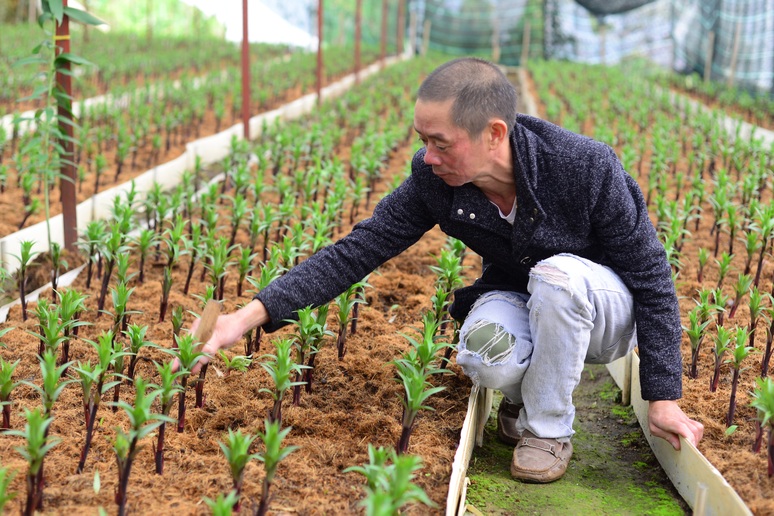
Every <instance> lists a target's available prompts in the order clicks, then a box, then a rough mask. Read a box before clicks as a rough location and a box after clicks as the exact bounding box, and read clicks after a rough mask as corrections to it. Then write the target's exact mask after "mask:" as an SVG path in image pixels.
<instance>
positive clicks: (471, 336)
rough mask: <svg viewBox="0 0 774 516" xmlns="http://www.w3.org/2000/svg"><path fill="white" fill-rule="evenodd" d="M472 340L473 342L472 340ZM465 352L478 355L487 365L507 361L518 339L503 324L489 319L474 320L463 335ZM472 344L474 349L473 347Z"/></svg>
mask: <svg viewBox="0 0 774 516" xmlns="http://www.w3.org/2000/svg"><path fill="white" fill-rule="evenodd" d="M471 340H472V342H471ZM463 342H464V343H465V352H467V353H471V354H473V355H477V356H479V357H480V358H481V361H482V362H483V363H484V364H485V365H495V364H500V363H504V362H506V361H507V360H508V359H509V358H510V357H511V355H512V354H513V349H514V347H515V345H516V339H515V338H514V336H513V335H511V334H510V333H508V332H507V331H506V330H505V328H503V327H502V325H500V324H497V323H493V322H490V321H487V320H485V319H484V320H479V321H476V322H474V323H473V324H471V325H470V328H468V330H467V332H466V334H465V336H464V337H463ZM471 344H472V347H473V349H471Z"/></svg>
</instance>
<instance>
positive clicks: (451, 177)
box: [414, 100, 489, 186]
mask: <svg viewBox="0 0 774 516" xmlns="http://www.w3.org/2000/svg"><path fill="white" fill-rule="evenodd" d="M452 102H453V101H452V100H449V101H446V102H429V101H421V100H419V101H417V103H416V106H415V108H414V130H415V131H416V132H417V134H418V135H419V139H420V140H422V143H424V145H425V149H426V151H425V163H427V164H428V165H432V167H433V173H435V175H437V176H438V177H440V178H441V179H443V181H444V182H445V183H446V184H447V185H449V186H460V185H463V184H465V183H470V182H472V181H474V180H475V179H476V177H478V176H479V174H480V173H481V172H485V171H486V167H487V165H488V160H489V158H488V153H487V149H486V143H485V141H484V140H485V138H484V137H480V138H479V139H478V140H475V139H472V138H471V137H470V136H469V135H468V133H467V131H465V129H462V128H461V127H457V126H455V125H454V124H453V123H452V121H451V106H452Z"/></svg>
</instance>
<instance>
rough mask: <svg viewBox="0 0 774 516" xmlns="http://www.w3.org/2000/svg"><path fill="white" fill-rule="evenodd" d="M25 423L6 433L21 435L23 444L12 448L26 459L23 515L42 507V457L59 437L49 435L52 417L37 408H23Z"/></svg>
mask: <svg viewBox="0 0 774 516" xmlns="http://www.w3.org/2000/svg"><path fill="white" fill-rule="evenodd" d="M24 418H25V419H26V421H27V422H26V423H25V425H24V430H9V431H7V432H6V435H13V436H17V437H21V438H23V439H24V440H25V441H26V445H25V446H17V447H15V448H14V449H15V450H16V451H17V452H19V454H21V456H22V457H24V459H25V460H26V461H27V464H28V468H27V482H26V483H27V500H26V501H25V504H24V511H23V513H22V514H24V516H33V514H35V511H36V510H39V509H42V507H43V485H44V484H43V475H42V473H43V459H44V458H45V456H46V454H47V453H48V452H49V451H51V449H52V448H53V447H54V446H56V445H57V444H59V442H60V441H61V439H59V438H58V437H50V436H49V435H48V428H49V426H50V425H51V422H52V421H53V418H51V417H46V416H45V415H44V414H43V413H42V412H41V410H40V409H39V408H36V409H33V410H28V409H26V408H25V409H24Z"/></svg>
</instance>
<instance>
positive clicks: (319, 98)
mask: <svg viewBox="0 0 774 516" xmlns="http://www.w3.org/2000/svg"><path fill="white" fill-rule="evenodd" d="M322 82H323V0H318V1H317V105H318V106H319V105H320V104H321V103H322Z"/></svg>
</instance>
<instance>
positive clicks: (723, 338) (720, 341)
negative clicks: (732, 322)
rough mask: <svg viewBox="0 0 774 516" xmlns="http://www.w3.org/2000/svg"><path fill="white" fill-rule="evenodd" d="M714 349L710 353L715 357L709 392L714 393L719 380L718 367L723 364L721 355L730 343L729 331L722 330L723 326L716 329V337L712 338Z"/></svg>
mask: <svg viewBox="0 0 774 516" xmlns="http://www.w3.org/2000/svg"><path fill="white" fill-rule="evenodd" d="M714 341H715V348H714V349H713V350H712V353H713V355H714V357H715V370H714V373H713V374H712V380H711V381H710V392H715V391H716V390H717V389H718V381H719V380H720V366H721V365H722V364H723V355H725V353H726V351H728V350H729V349H730V348H729V343H730V342H731V330H728V329H726V328H724V327H723V326H718V327H717V335H715V337H714Z"/></svg>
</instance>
